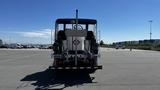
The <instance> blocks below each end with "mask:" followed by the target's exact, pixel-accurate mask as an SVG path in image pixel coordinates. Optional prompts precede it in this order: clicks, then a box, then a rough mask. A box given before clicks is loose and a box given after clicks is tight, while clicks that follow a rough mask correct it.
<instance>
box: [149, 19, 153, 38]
mask: <svg viewBox="0 0 160 90" xmlns="http://www.w3.org/2000/svg"><path fill="white" fill-rule="evenodd" d="M148 22H149V24H150V33H149V34H150V40H151V39H152V22H153V20H149V21H148Z"/></svg>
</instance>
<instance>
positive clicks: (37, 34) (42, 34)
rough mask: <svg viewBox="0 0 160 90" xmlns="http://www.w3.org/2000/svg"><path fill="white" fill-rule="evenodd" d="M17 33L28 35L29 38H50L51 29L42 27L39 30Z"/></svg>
mask: <svg viewBox="0 0 160 90" xmlns="http://www.w3.org/2000/svg"><path fill="white" fill-rule="evenodd" d="M53 31H54V30H52V32H53ZM17 33H18V34H20V35H21V36H23V37H29V38H50V37H51V29H43V30H40V31H31V32H17ZM52 35H53V34H52Z"/></svg>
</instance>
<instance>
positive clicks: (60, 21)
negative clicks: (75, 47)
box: [56, 18, 97, 24]
mask: <svg viewBox="0 0 160 90" xmlns="http://www.w3.org/2000/svg"><path fill="white" fill-rule="evenodd" d="M73 21H74V23H75V22H76V19H75V18H59V19H57V20H56V23H57V24H72V23H73ZM96 23H97V20H95V19H82V18H78V24H96Z"/></svg>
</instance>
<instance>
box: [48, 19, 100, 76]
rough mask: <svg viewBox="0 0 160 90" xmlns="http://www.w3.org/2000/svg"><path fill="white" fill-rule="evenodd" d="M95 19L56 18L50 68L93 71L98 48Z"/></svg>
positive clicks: (96, 67)
mask: <svg viewBox="0 0 160 90" xmlns="http://www.w3.org/2000/svg"><path fill="white" fill-rule="evenodd" d="M97 38H98V37H97V21H96V20H94V19H74V18H72V19H57V20H56V24H55V34H54V40H55V41H54V44H53V53H52V57H53V58H54V62H53V64H52V66H50V69H54V70H69V71H70V70H77V71H78V70H83V71H88V72H89V73H94V72H95V71H96V70H97V69H102V66H100V65H98V57H99V49H98V46H99V45H98V39H97Z"/></svg>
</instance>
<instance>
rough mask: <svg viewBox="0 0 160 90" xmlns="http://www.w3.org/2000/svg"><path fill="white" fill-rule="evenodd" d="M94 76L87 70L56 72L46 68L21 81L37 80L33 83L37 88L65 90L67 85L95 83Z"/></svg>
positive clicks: (36, 89) (41, 89) (38, 89)
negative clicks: (86, 71)
mask: <svg viewBox="0 0 160 90" xmlns="http://www.w3.org/2000/svg"><path fill="white" fill-rule="evenodd" d="M93 79H94V77H90V75H89V74H88V73H85V72H63V73H62V72H61V73H55V72H54V71H53V70H49V69H46V70H45V71H42V72H36V73H33V74H30V75H27V76H25V77H24V78H23V79H21V81H35V82H33V83H31V85H33V86H36V88H35V90H63V89H64V88H67V87H72V86H77V87H78V86H80V85H83V84H85V83H93V82H92V80H93Z"/></svg>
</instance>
